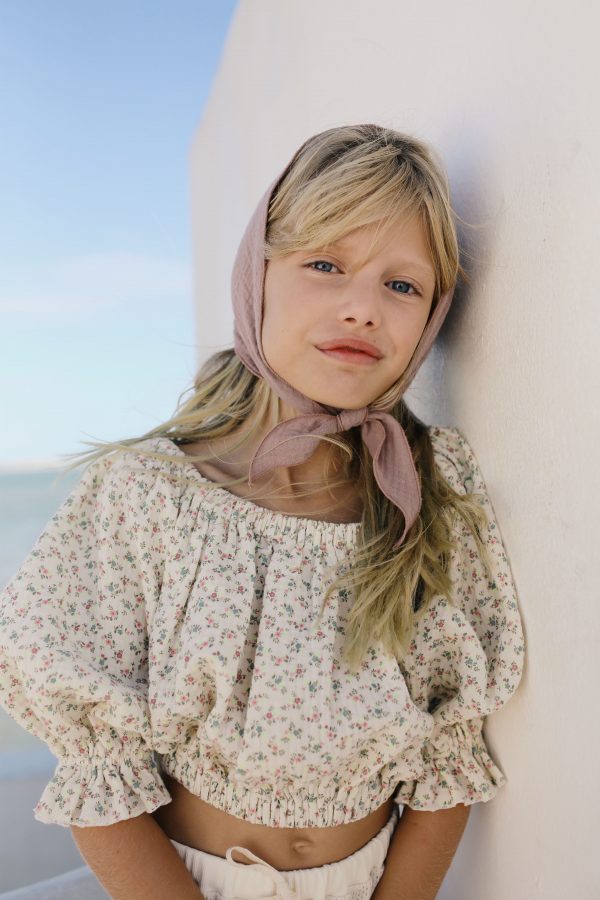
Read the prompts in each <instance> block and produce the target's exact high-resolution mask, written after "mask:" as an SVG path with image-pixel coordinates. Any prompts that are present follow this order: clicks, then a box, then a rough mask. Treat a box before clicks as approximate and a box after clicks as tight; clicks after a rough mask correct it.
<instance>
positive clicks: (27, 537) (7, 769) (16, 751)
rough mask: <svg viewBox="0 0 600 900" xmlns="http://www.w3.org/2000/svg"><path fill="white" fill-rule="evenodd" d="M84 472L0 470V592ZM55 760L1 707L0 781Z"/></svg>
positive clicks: (46, 768)
mask: <svg viewBox="0 0 600 900" xmlns="http://www.w3.org/2000/svg"><path fill="white" fill-rule="evenodd" d="M82 474H83V467H80V468H77V469H75V470H74V471H72V472H64V471H62V470H60V469H56V468H55V469H44V470H37V471H16V472H2V471H0V590H2V588H4V587H5V586H6V584H7V583H8V582H9V581H10V579H11V578H12V576H13V575H14V574H15V573H16V572H17V570H18V569H19V567H20V566H21V564H22V563H23V562H24V561H25V559H26V557H27V556H28V555H29V553H30V552H31V550H32V549H33V546H34V544H35V542H36V540H37V538H38V537H39V535H40V534H41V532H42V531H43V529H44V526H45V525H46V523H47V522H48V521H49V520H50V519H51V518H52V516H53V515H54V513H55V512H56V511H57V510H58V508H59V507H60V505H61V504H62V502H63V501H64V500H65V499H66V498H67V496H68V494H69V493H70V492H71V491H72V490H73V488H74V487H75V486H76V484H77V483H78V481H79V480H80V478H81V475H82ZM55 765H56V758H55V757H54V756H53V755H52V754H51V753H50V751H49V750H48V748H47V746H46V744H44V743H43V742H42V741H41V740H40V739H39V738H36V737H34V736H33V735H31V734H30V733H29V732H28V731H26V730H25V729H24V728H22V727H21V726H20V725H19V724H17V723H16V722H15V721H14V720H13V719H12V718H11V717H10V716H9V715H8V713H7V712H6V711H5V710H4V709H3V708H2V707H1V706H0V778H13V777H25V776H30V775H37V774H40V773H42V772H46V773H51V772H52V771H53V770H54V766H55Z"/></svg>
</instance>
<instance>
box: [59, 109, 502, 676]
mask: <svg viewBox="0 0 600 900" xmlns="http://www.w3.org/2000/svg"><path fill="white" fill-rule="evenodd" d="M413 215H416V216H419V217H420V220H421V222H422V223H423V225H424V229H425V233H426V236H427V241H428V244H429V250H430V254H431V259H432V261H433V264H434V268H435V273H436V285H435V292H434V297H433V302H432V309H434V308H435V304H436V303H437V302H438V300H439V298H440V296H441V294H442V293H443V292H444V291H446V290H448V289H450V288H451V287H452V286H453V285H454V284H455V283H456V281H457V279H458V278H461V279H462V280H464V281H467V280H468V277H467V275H466V273H465V272H464V271H463V269H462V267H461V265H460V262H459V247H458V240H457V233H456V226H455V221H454V219H455V218H458V217H456V214H455V213H454V212H453V210H452V207H451V204H450V196H449V187H448V181H447V177H446V174H445V171H444V168H443V166H442V164H441V162H440V161H439V160H437V159H436V157H435V155H434V152H433V151H432V149H431V148H430V147H428V146H427V145H426V144H424V143H423V142H421V141H419V140H417V139H416V138H414V137H411V136H408V135H405V134H402V133H399V132H397V131H394V130H392V129H389V128H385V127H382V126H378V125H350V126H342V127H337V128H330V129H328V130H326V131H323V132H320V133H319V134H316V135H314V136H313V137H311V138H309V139H308V140H307V141H306V142H305V143H304V144H303V145H302V147H301V148H300V150H299V151H297V153H296V155H295V157H294V159H293V160H292V164H291V166H290V167H289V169H288V171H287V173H286V175H285V177H284V178H283V179H282V180H281V182H280V183H279V185H278V188H277V190H276V191H275V192H274V196H273V198H272V200H271V203H270V206H269V214H268V220H267V229H266V236H265V243H264V256H265V259H275V258H277V257H281V256H284V255H285V254H287V253H291V252H294V251H296V250H299V249H303V248H310V249H313V248H317V247H319V248H321V249H323V248H325V247H326V246H327V245H328V244H330V243H333V242H334V241H336V240H339V239H340V238H342V237H344V236H345V235H346V234H348V233H349V232H350V231H352V230H354V229H355V228H358V227H360V226H362V225H367V224H371V223H375V222H377V223H382V227H387V226H388V225H390V226H393V225H394V224H395V223H397V222H400V221H406V219H407V217H412V216H413ZM401 382H402V379H401V378H400V379H399V381H398V382H397V383H396V384H394V385H392V386H391V387H390V388H389V389H388V390H387V391H386V392H385V393H384V394H382V395H381V396H380V397H378V398H377V399H376V400H374V401H373V403H372V404H370V406H371V407H373V408H375V409H377V408H385V409H387V410H388V412H390V413H391V414H392V415H394V416H395V417H396V418H397V419H398V421H399V422H400V424H401V425H402V427H403V428H404V430H405V433H406V437H407V440H408V442H409V445H410V447H411V450H412V455H413V459H414V463H415V468H416V470H417V473H418V476H419V479H420V484H421V496H422V505H421V510H420V513H419V517H418V519H417V520H416V521H415V522H414V523H413V525H412V527H411V528H410V529H409V531H408V533H407V535H406V538H405V540H404V542H403V544H402V545H401V547H400V549H399V550H398V551H394V550H393V545H394V543H395V541H396V540H397V539H398V538H399V537H400V535H401V534H402V531H403V528H404V517H403V514H402V513H401V512H400V510H399V509H398V508H397V507H396V506H395V505H394V504H392V503H391V502H390V501H389V500H388V499H387V497H386V496H385V495H384V494H383V493H382V492H381V490H380V489H379V486H378V484H377V481H376V480H375V477H374V473H373V465H372V460H371V457H370V454H369V452H368V450H367V448H366V447H365V445H364V444H363V442H362V440H361V437H360V430H359V429H358V428H352V429H350V430H349V431H347V432H344V433H340V434H335V435H326V436H323V437H322V438H321V440H323V441H325V442H327V443H329V444H330V445H331V447H330V448H329V451H328V453H329V457H328V460H326V476H325V486H326V487H327V488H328V489H329V491H331V490H332V488H334V487H337V486H344V485H348V484H349V483H352V484H353V485H355V488H356V491H357V492H358V495H359V496H360V498H361V500H362V504H363V512H362V519H361V527H360V529H359V531H358V537H357V547H356V552H355V554H354V555H353V563H352V566H351V568H349V569H348V570H347V571H345V572H343V573H341V574H339V573H337V574H338V577H337V578H336V579H335V580H334V581H332V582H331V583H330V584H329V586H328V588H327V590H326V591H325V594H324V597H323V605H322V608H321V613H320V615H321V616H322V615H323V612H324V610H325V607H326V605H327V602H328V600H329V599H330V598H331V596H332V594H333V592H334V591H335V590H348V591H350V590H353V604H352V606H351V609H350V612H349V616H348V623H347V629H346V639H345V645H344V653H343V655H344V659H345V662H346V663H347V665H348V666H349V667H350V668H351V669H352V670H353V671H355V672H356V671H357V670H358V668H359V666H360V664H361V662H362V660H363V659H364V657H365V654H366V653H367V651H368V649H369V647H370V645H371V644H372V643H373V642H375V641H381V644H382V646H383V648H384V650H385V651H387V652H389V653H391V654H393V655H394V656H395V657H396V658H397V659H398V660H399V661H401V660H402V658H403V656H404V654H405V653H406V652H407V649H408V645H409V641H410V637H411V634H412V631H413V628H414V623H415V619H416V617H417V616H418V615H421V614H422V613H423V612H424V611H425V610H426V609H427V607H428V606H429V604H430V603H431V601H432V598H433V597H434V596H435V595H436V594H437V595H439V594H441V595H444V596H446V597H447V599H448V601H449V602H450V603H452V602H453V590H452V588H453V585H452V580H451V578H450V575H449V561H450V553H451V551H452V550H453V548H454V546H455V545H454V541H453V529H454V524H455V521H456V516H457V515H458V516H460V517H462V519H463V521H464V522H465V523H466V525H467V527H468V528H469V529H470V531H471V532H472V534H473V535H474V538H475V540H476V542H477V546H478V548H479V550H480V552H481V556H482V559H483V561H484V563H485V564H486V566H488V572H489V571H490V569H489V557H488V555H487V550H486V547H485V545H484V544H483V542H482V540H481V537H480V529H482V528H484V527H485V526H486V525H487V517H486V514H485V511H484V509H483V508H482V506H481V505H480V503H479V502H478V501H477V499H476V497H477V495H476V494H474V493H471V494H468V493H467V494H460V493H458V492H456V491H455V490H454V489H453V488H452V487H451V486H450V485H449V484H448V482H447V481H446V480H445V479H444V478H443V476H442V475H441V473H440V472H439V470H438V469H437V467H436V465H435V461H434V456H433V447H432V444H431V438H430V435H429V432H428V429H427V426H426V425H425V424H424V423H423V422H421V421H420V420H419V419H418V418H417V417H416V416H415V415H414V413H412V412H411V410H410V409H409V408H408V407H407V406H406V404H405V402H404V400H403V398H402V387H401ZM188 391H191V396H190V397H189V398H187V399H186V397H185V395H186V394H187V393H188ZM279 409H280V401H279V398H278V397H277V396H276V395H275V394H274V392H273V391H272V389H271V388H270V386H269V385H268V384H267V382H266V381H265V380H264V379H262V378H260V377H258V376H256V375H254V374H252V373H251V372H250V371H249V370H248V369H246V368H245V366H244V365H243V363H242V362H241V361H240V359H239V358H238V357H237V356H236V355H235V353H234V350H233V348H231V349H226V350H222V351H219V352H217V353H215V354H213V355H212V356H211V357H210V358H209V359H208V360H207V361H206V362H205V363H204V365H203V366H202V367H201V368H200V369H199V371H198V373H197V374H196V376H195V378H194V382H193V385H192V386H191V387H190V388H189V389H188V390H186V391H184V392H183V393H182V394H181V395H180V396H179V398H178V402H177V406H176V410H175V413H174V415H173V416H172V417H171V418H170V419H168V420H167V421H166V422H164V423H162V424H161V425H159V426H157V427H156V428H153V429H151V430H150V431H147V432H146V433H145V434H143V435H142V436H141V437H137V438H127V439H124V440H122V441H114V442H110V441H104V442H100V443H99V442H85V443H92V444H93V446H95V447H99V448H100V449H98V450H96V451H94V450H88V451H82V452H81V453H78V454H71V456H75V457H77V458H78V460H79V461H78V462H76V463H75V464H74V466H77V465H80V464H81V463H82V462H85V461H88V460H89V461H90V462H91V461H95V460H96V459H98V458H99V457H101V456H103V455H105V454H107V453H118V452H126V451H128V450H130V449H131V448H135V450H136V452H140V453H144V454H145V455H147V456H149V457H152V458H155V459H160V460H165V461H168V462H170V463H172V464H173V465H181V466H182V467H183V466H186V467H188V466H189V464H190V461H197V462H204V461H207V460H208V461H209V460H211V459H214V456H212V455H211V454H210V453H205V454H203V455H201V454H197V455H193V456H192V455H191V454H186V455H184V456H179V455H177V456H174V455H167V454H163V453H160V452H158V451H156V452H154V451H149V450H148V449H147V448H139V449H138V447H137V445H138V444H139V443H140V442H141V441H145V440H148V439H150V438H155V437H166V438H169V439H170V440H172V441H173V442H174V443H175V444H181V445H185V444H186V443H189V444H191V443H194V442H197V441H210V440H216V439H218V438H223V437H226V436H227V435H232V436H233V435H234V432H235V431H236V430H237V429H239V427H240V425H243V426H244V428H243V429H242V433H241V434H240V435H238V438H237V440H235V438H234V442H233V443H232V444H231V445H230V450H236V449H238V448H239V447H243V446H244V445H245V444H246V443H247V442H248V441H249V440H250V439H251V437H252V436H253V434H255V433H256V432H257V430H258V429H259V427H260V424H261V423H263V422H264V421H266V420H269V421H271V423H272V425H275V424H276V422H277V421H278V419H277V415H278V410H279ZM70 468H73V466H71V467H70ZM177 477H178V478H179V476H177ZM336 477H337V479H338V480H335V479H336ZM181 480H183V481H185V482H189V481H190V480H191V479H190V477H187V476H186V475H185V473H183V472H182V475H181ZM246 481H247V477H241V478H235V479H230V480H228V481H221V482H219V483H218V484H216V483H214V484H211V483H210V482H207V484H206V488H207V490H210V489H211V488H212V487H213V486H214V487H220V488H223V487H226V486H233V485H237V484H240V483H242V482H246ZM194 483H196V484H197V481H195V482H194ZM322 487H323V484H321V485H319V488H318V489H322ZM310 493H311V491H310V490H309V491H306V492H305V493H303V494H302V495H300V496H308V495H310ZM245 496H249V495H245ZM265 496H267V494H265V493H264V490H263V492H262V493H259V494H256V495H254V496H253V499H255V498H259V497H260V498H264V497H265ZM296 496H298V494H296ZM332 496H333V495H332ZM330 508H332V507H330Z"/></svg>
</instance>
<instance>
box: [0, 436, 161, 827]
mask: <svg viewBox="0 0 600 900" xmlns="http://www.w3.org/2000/svg"><path fill="white" fill-rule="evenodd" d="M127 457H128V454H118V455H117V457H116V458H115V457H112V458H111V457H106V456H104V457H101V458H100V459H99V460H97V461H95V462H93V463H92V464H91V465H89V466H88V468H87V469H86V470H85V471H84V474H83V476H82V478H81V479H80V481H79V483H78V484H77V486H76V487H75V488H74V490H73V491H72V492H71V493H70V495H69V496H68V497H67V499H66V500H65V501H64V503H63V504H62V505H61V507H60V508H59V509H58V511H57V512H56V513H55V515H54V516H53V517H52V519H51V520H50V521H49V522H48V524H47V525H46V526H45V528H44V530H43V531H42V533H41V534H40V536H39V537H38V539H37V541H36V543H35V545H34V547H33V549H32V550H31V552H30V554H29V556H28V557H27V558H26V559H25V561H24V563H23V564H22V565H21V567H20V568H19V570H18V571H17V572H16V574H15V575H14V576H13V577H12V578H11V580H10V581H9V582H8V584H7V585H6V587H5V588H4V589H3V591H2V592H1V593H0V703H1V704H2V706H3V707H4V708H5V709H6V711H7V712H8V714H9V715H10V716H11V717H12V718H13V719H14V720H15V721H16V722H17V723H18V724H19V725H21V726H22V727H23V728H24V729H26V730H27V731H29V732H31V733H32V734H34V735H35V736H36V737H38V738H40V739H41V740H42V741H44V742H45V743H46V744H47V745H48V747H49V749H50V750H51V752H52V753H53V754H54V755H55V756H56V757H57V758H58V765H57V766H56V770H55V773H54V776H53V777H52V779H51V781H50V782H49V784H48V785H47V786H46V788H45V789H44V792H43V794H42V796H41V798H40V800H39V802H38V803H37V805H36V806H35V808H34V816H35V818H36V819H37V820H38V821H40V822H45V823H54V824H57V825H62V826H71V825H78V826H95V825H110V824H112V823H115V822H118V821H120V820H122V819H127V818H131V817H134V816H137V815H140V814H141V813H143V812H151V811H153V810H154V809H156V808H157V807H159V806H162V805H163V804H165V803H168V802H170V800H171V797H170V794H169V793H168V792H167V790H166V787H165V785H164V783H163V781H162V778H161V777H160V774H159V770H158V768H157V764H156V761H155V758H154V753H153V750H152V739H151V722H150V716H149V707H148V700H147V688H148V637H147V613H148V610H150V609H152V607H153V605H154V603H155V601H156V598H157V595H158V592H159V590H160V580H161V572H162V565H163V562H162V557H163V551H164V548H163V542H162V537H161V530H160V527H159V525H158V524H157V522H156V516H155V515H153V514H152V510H154V511H156V509H157V508H158V507H159V506H160V491H159V492H158V493H157V491H156V489H154V490H153V487H152V485H151V484H150V483H149V479H148V477H147V476H148V473H146V474H143V473H142V474H135V473H134V472H133V471H132V467H131V466H129V464H128V462H127ZM155 480H156V479H155ZM149 498H150V501H151V502H149Z"/></svg>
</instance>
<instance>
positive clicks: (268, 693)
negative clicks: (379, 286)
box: [0, 426, 524, 828]
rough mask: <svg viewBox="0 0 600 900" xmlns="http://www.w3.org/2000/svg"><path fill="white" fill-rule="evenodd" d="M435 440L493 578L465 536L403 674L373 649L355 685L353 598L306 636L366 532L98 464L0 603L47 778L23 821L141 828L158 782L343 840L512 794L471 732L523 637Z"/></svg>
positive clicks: (509, 591) (501, 577) (455, 445)
mask: <svg viewBox="0 0 600 900" xmlns="http://www.w3.org/2000/svg"><path fill="white" fill-rule="evenodd" d="M430 434H431V439H432V443H433V447H434V456H435V460H436V464H437V466H438V468H439V469H440V471H441V472H442V474H443V475H444V477H445V478H446V480H447V481H448V482H449V483H450V484H451V486H452V487H454V488H455V490H457V491H458V492H460V493H465V492H467V491H473V490H475V491H478V492H479V498H480V499H479V502H480V503H481V504H482V505H483V506H485V508H486V511H487V514H488V518H489V527H488V529H487V532H485V531H484V532H482V536H483V538H484V540H485V542H486V544H487V547H488V550H489V553H490V558H491V561H492V565H493V579H491V580H490V579H489V578H488V576H487V575H486V573H485V570H484V568H483V564H482V561H481V560H480V558H479V556H478V553H477V549H476V544H475V542H474V539H473V537H472V535H471V532H470V531H469V530H468V529H467V528H466V526H464V525H463V524H462V518H461V517H458V516H457V517H456V519H457V525H456V526H455V527H456V528H457V533H456V538H457V542H456V549H455V551H453V553H452V554H451V563H450V564H451V577H452V579H453V586H454V591H455V595H454V597H453V600H454V603H452V604H450V603H449V602H448V600H447V599H446V598H445V597H443V596H442V595H439V596H438V595H436V596H435V597H434V598H433V602H432V603H431V605H430V606H428V607H427V608H426V609H425V610H423V611H422V613H423V614H422V615H421V616H417V617H416V625H415V629H414V633H413V635H412V640H411V644H410V649H409V653H408V654H407V655H406V656H405V657H404V658H403V659H402V661H401V663H400V662H399V661H398V660H397V659H396V658H395V657H394V656H392V655H390V654H388V653H385V652H383V650H382V648H381V646H379V645H378V644H375V645H374V646H372V647H371V649H370V650H369V652H368V654H367V657H366V659H365V660H364V661H363V663H362V665H361V667H360V669H359V671H358V673H352V672H351V671H350V670H348V669H347V667H346V665H345V664H344V663H343V662H342V660H341V657H342V649H343V648H342V644H343V638H344V631H345V622H346V618H347V615H348V612H349V609H350V606H351V597H349V596H348V592H347V591H344V590H343V589H342V590H338V591H337V592H336V593H334V594H333V597H332V600H331V602H330V603H329V604H328V606H326V608H325V612H324V614H323V618H322V620H321V622H320V624H318V625H317V623H316V620H317V617H318V615H319V613H320V610H321V604H322V595H323V591H324V589H325V587H326V584H327V583H329V581H328V579H330V578H333V576H334V574H341V572H342V569H344V567H346V566H347V565H349V564H351V561H352V554H353V547H354V546H355V543H356V538H357V532H358V529H359V528H360V527H361V525H360V523H359V522H352V523H332V522H323V521H317V520H314V519H306V518H301V517H298V516H294V515H291V514H285V513H281V512H275V511H272V510H269V509H267V508H265V507H262V506H259V505H257V504H255V503H254V502H252V501H250V500H248V499H245V498H241V497H237V496H236V495H234V494H232V493H231V491H228V490H227V489H226V488H222V487H218V488H207V487H206V484H207V483H209V484H210V482H209V479H207V478H206V477H205V476H204V475H202V474H201V473H200V472H199V471H198V469H197V468H196V467H195V466H194V464H193V462H191V461H190V463H189V466H188V465H186V464H183V466H184V468H183V469H182V468H181V467H180V465H178V464H176V463H172V462H170V461H164V460H156V459H152V458H150V457H147V456H145V455H144V453H143V452H139V451H140V450H141V449H142V448H143V447H144V446H147V448H148V449H150V450H158V451H161V452H163V453H165V454H167V455H169V456H182V455H185V454H184V451H183V450H182V449H181V448H180V447H178V446H177V445H176V444H175V443H173V441H171V440H170V439H168V438H165V437H158V438H150V439H147V440H145V441H143V442H141V443H140V444H139V445H138V448H130V449H129V450H128V451H127V452H125V453H119V454H116V455H114V454H111V455H107V456H103V457H100V458H99V459H97V460H96V461H94V462H93V463H92V464H88V466H87V468H86V469H85V470H84V472H83V475H82V477H81V479H80V481H79V482H78V484H77V486H76V487H75V488H74V489H73V490H72V491H71V493H70V494H69V496H68V497H67V499H66V500H65V501H64V502H63V503H62V505H61V506H60V508H59V509H58V511H57V512H56V513H55V515H54V516H53V517H52V518H51V520H50V521H49V522H48V524H47V525H46V526H45V528H44V530H43V531H42V533H41V534H40V536H39V537H38V539H37V541H36V543H35V545H34V547H33V549H32V550H31V552H30V553H29V555H28V556H27V558H26V559H25V561H24V562H23V564H22V565H21V567H20V568H19V569H18V571H17V572H16V573H15V575H14V576H13V577H12V578H11V580H10V581H9V582H8V584H7V585H6V587H5V588H4V589H3V590H2V592H0V703H1V705H2V706H3V707H4V708H5V709H6V710H7V712H8V714H9V715H10V716H11V717H12V718H13V719H15V721H17V722H18V723H19V724H20V725H21V726H22V727H23V728H24V729H27V730H28V731H30V732H31V733H32V734H34V735H36V736H37V737H38V738H40V739H41V740H42V741H44V742H45V743H46V744H47V745H48V747H49V748H50V750H51V751H52V753H53V754H54V755H55V756H56V757H57V760H58V763H57V766H56V769H55V772H54V775H53V777H52V778H51V780H50V782H49V783H48V784H47V786H46V788H45V789H44V791H43V794H42V796H41V798H40V800H39V801H38V803H37V805H36V806H35V808H34V810H33V812H34V817H35V818H36V819H38V820H39V821H40V822H47V823H55V824H58V825H63V826H71V825H78V826H95V825H109V824H112V823H115V822H117V821H120V820H122V819H127V818H131V817H133V816H137V815H140V814H141V813H143V812H152V811H153V810H155V809H157V808H158V807H159V806H162V805H163V804H166V803H169V802H170V801H171V796H170V794H169V792H168V791H167V789H166V786H165V782H164V780H163V777H162V776H163V774H164V773H168V774H170V775H171V776H172V777H173V778H175V779H176V780H177V781H179V782H180V783H181V784H182V785H183V786H184V787H186V788H187V789H188V790H189V791H191V792H192V793H193V794H194V795H196V796H198V797H200V798H202V799H203V800H205V801H206V802H208V803H210V804H213V805H214V806H216V807H218V808H219V809H222V810H225V811H226V812H228V813H230V814H232V815H234V816H237V817H239V818H241V819H245V820H247V821H249V822H254V823H258V824H262V825H270V826H278V827H286V828H292V827H294V828H308V827H327V826H334V825H341V824H344V823H347V822H352V821H354V820H357V819H360V818H362V817H364V816H366V815H368V814H369V813H370V812H372V811H373V810H374V809H376V808H378V807H379V806H381V805H382V804H383V803H384V802H385V801H386V800H387V799H389V798H390V797H391V796H392V795H393V797H394V800H395V801H396V802H397V803H398V804H407V805H408V806H409V807H412V808H414V809H422V810H437V809H442V808H447V807H450V806H454V805H456V804H457V803H464V804H472V803H475V802H477V801H487V800H490V799H491V798H492V797H493V796H494V795H495V794H496V792H497V790H498V788H499V787H500V786H501V785H502V784H504V782H505V781H506V778H505V776H504V775H503V773H502V772H501V771H500V769H499V768H498V766H497V765H496V764H495V762H494V761H493V759H492V758H491V757H490V755H489V753H488V750H487V747H486V743H485V740H484V737H483V733H482V726H483V720H484V717H485V716H486V715H488V714H489V713H492V712H494V711H495V710H498V709H499V708H500V707H501V706H503V704H505V703H506V701H507V700H508V699H509V697H510V696H511V695H512V694H513V692H514V691H515V689H516V688H517V686H518V684H519V681H520V678H521V673H522V668H523V660H524V640H523V631H522V625H521V619H520V614H519V610H518V603H517V597H516V593H515V586H514V582H513V579H512V576H511V572H510V567H509V563H508V561H507V556H506V552H505V548H504V545H503V542H502V538H501V535H500V531H499V528H498V524H497V522H496V519H495V516H494V512H493V509H492V506H491V503H490V500H489V497H488V495H487V491H486V487H485V485H484V482H483V479H482V475H481V472H480V470H479V467H478V465H477V462H476V460H475V457H474V455H473V452H472V450H471V448H470V446H469V444H468V443H467V441H466V440H465V438H464V437H463V436H462V435H461V434H460V432H459V431H458V430H456V429H454V428H447V427H442V426H430ZM181 472H185V475H186V477H187V479H188V482H187V483H185V482H183V483H182V482H181V481H178V480H177V478H175V477H173V476H174V475H177V474H178V473H181ZM338 567H339V568H338Z"/></svg>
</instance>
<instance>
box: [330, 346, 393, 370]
mask: <svg viewBox="0 0 600 900" xmlns="http://www.w3.org/2000/svg"><path fill="white" fill-rule="evenodd" d="M317 349H318V350H319V353H323V354H324V355H325V356H330V357H331V358H332V359H339V360H340V361H341V362H346V363H356V364H357V365H359V366H374V365H375V363H377V362H379V360H378V359H376V358H375V357H374V356H369V354H368V353H362V351H360V350H345V349H342V348H339V349H337V350H320V349H319V348H318V347H317Z"/></svg>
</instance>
